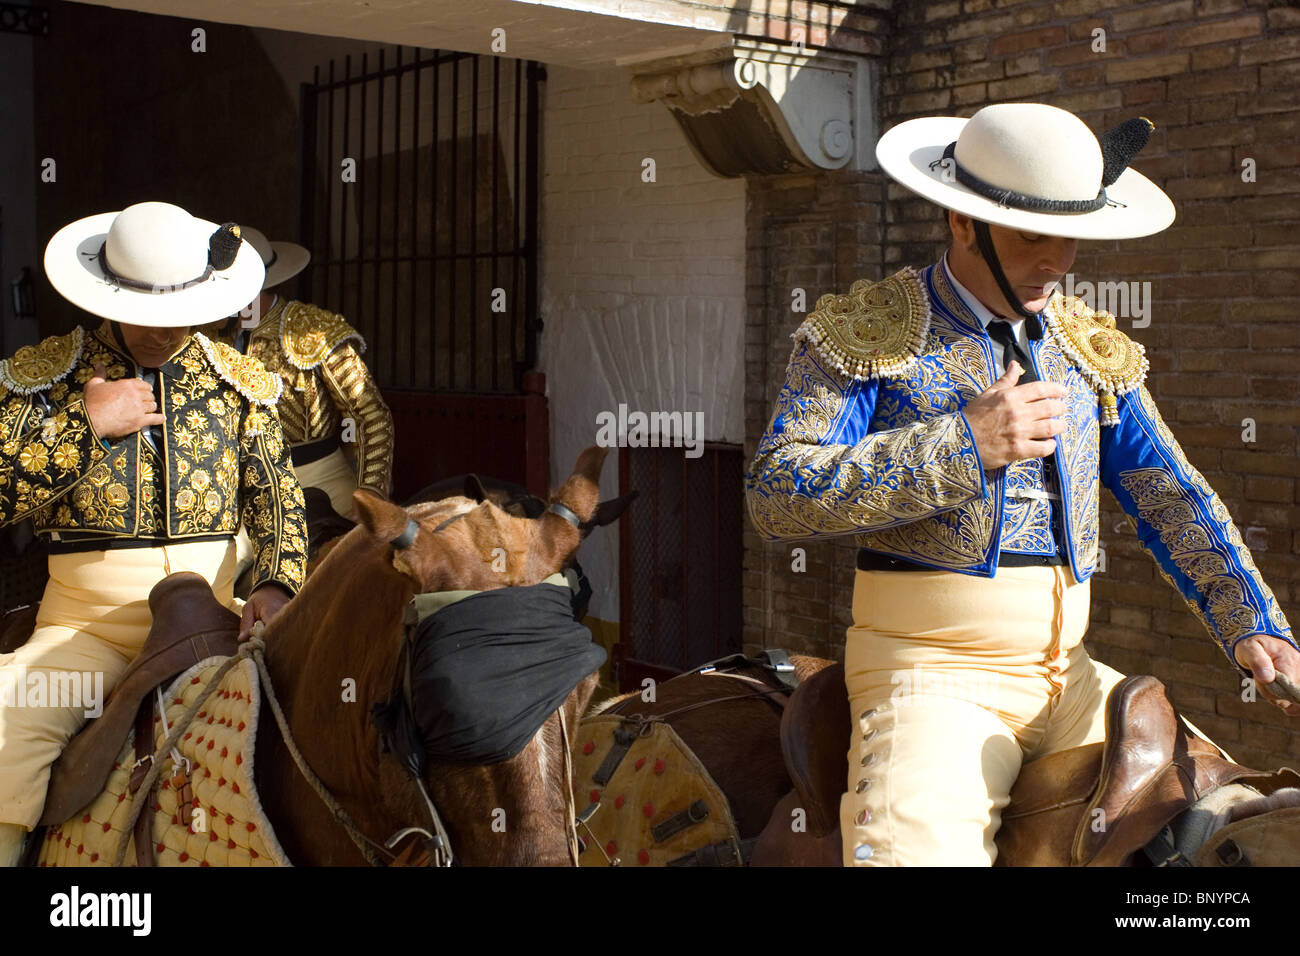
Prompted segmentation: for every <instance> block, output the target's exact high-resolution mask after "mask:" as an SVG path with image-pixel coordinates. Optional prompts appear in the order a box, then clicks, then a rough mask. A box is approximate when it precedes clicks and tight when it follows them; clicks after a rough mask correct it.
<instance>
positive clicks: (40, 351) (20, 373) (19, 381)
mask: <svg viewBox="0 0 1300 956" xmlns="http://www.w3.org/2000/svg"><path fill="white" fill-rule="evenodd" d="M83 339H84V333H83V332H82V329H81V326H77V327H76V328H75V329H73V330H72V331H71V332H69V333H68V334H67V335H51V336H50V337H49V338H47V339H44V340H42V341H41V342H38V343H37V344H36V345H24V346H23V347H22V348H20V349H19V350H18V351H17V352H15V353H14V355H13V358H10V359H6V360H5V361H3V362H0V385H3V386H4V387H5V388H7V389H8V390H9V391H11V392H17V393H18V394H19V395H31V394H32V393H33V392H40V391H44V390H45V389H47V388H49V387H50V386H51V385H53V384H54V383H55V382H58V381H60V380H62V379H63V378H64V377H65V376H66V375H67V374H68V373H69V372H71V371H72V367H73V366H74V365H76V364H77V356H79V355H80V354H81V343H82V341H83Z"/></svg>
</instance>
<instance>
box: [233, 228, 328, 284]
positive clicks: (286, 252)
mask: <svg viewBox="0 0 1300 956" xmlns="http://www.w3.org/2000/svg"><path fill="white" fill-rule="evenodd" d="M240 235H242V236H243V237H244V238H245V239H246V240H248V242H250V243H252V246H253V248H254V249H256V250H257V254H258V255H259V256H261V257H262V265H264V266H266V278H265V279H264V280H263V281H262V288H263V289H270V288H272V287H273V286H277V285H279V284H280V283H281V282H287V281H288V280H290V279H292V278H293V277H294V276H296V275H297V274H298V273H299V272H302V270H303V269H305V268H307V263H309V262H311V253H310V252H308V251H307V249H306V247H305V246H300V245H298V243H296V242H281V241H280V240H278V239H277V240H276V241H275V242H272V241H271V240H270V239H267V238H266V234H265V233H263V232H262V230H260V229H254V228H253V227H252V226H241V227H240Z"/></svg>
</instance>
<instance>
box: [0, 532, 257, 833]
mask: <svg viewBox="0 0 1300 956" xmlns="http://www.w3.org/2000/svg"><path fill="white" fill-rule="evenodd" d="M49 567H50V580H49V582H48V583H47V584H46V585H45V594H44V596H43V597H42V598H41V606H40V610H39V611H38V612H37V615H36V629H35V630H34V631H33V633H32V636H31V638H30V639H29V640H28V641H27V643H26V644H24V645H23V646H22V647H20V648H18V650H16V651H14V652H13V653H11V654H0V823H9V824H17V825H19V826H23V827H26V828H27V829H31V828H33V827H34V826H35V825H36V823H37V821H38V820H39V819H40V816H41V810H42V808H43V807H44V804H45V789H46V786H47V784H48V782H49V777H50V766H51V764H53V763H54V761H55V760H56V759H57V758H58V756H59V754H60V753H61V752H62V751H63V748H64V746H66V744H67V742H68V741H69V740H71V739H72V737H73V735H74V734H75V733H76V732H77V731H78V730H80V729H81V727H82V726H83V725H84V724H85V723H86V721H87V720H88V719H89V718H90V717H92V716H98V714H96V713H95V712H94V711H95V709H96V704H98V706H99V707H102V705H103V698H104V697H106V696H107V695H108V693H109V692H110V691H111V690H112V689H113V687H114V686H116V684H117V681H118V679H119V678H120V677H121V675H122V672H123V671H124V670H125V669H126V666H127V665H128V664H129V663H130V662H131V660H132V659H133V658H134V657H135V656H136V654H138V653H139V651H140V648H141V647H142V646H143V645H144V641H145V638H146V637H148V636H149V625H150V622H151V618H150V614H149V603H148V599H149V591H150V590H151V589H152V588H153V586H154V585H155V584H157V583H158V582H159V581H161V580H162V579H163V578H164V577H166V576H167V575H168V574H171V573H173V572H175V571H195V572H197V573H198V574H201V575H203V577H204V578H206V579H207V581H208V583H209V584H211V585H212V589H213V592H214V593H215V594H216V596H217V600H218V601H220V602H221V603H222V604H224V605H226V606H227V607H230V608H231V609H232V610H236V611H239V610H241V609H242V604H241V603H240V602H238V601H236V600H235V599H234V598H233V589H234V569H235V545H234V542H233V541H232V540H230V539H226V540H225V541H195V542H189V543H179V544H171V545H165V546H161V547H156V548H120V549H112V550H106V551H86V552H81V553H78V554H54V555H50V559H49ZM101 695H102V696H101Z"/></svg>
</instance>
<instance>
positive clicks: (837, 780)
mask: <svg viewBox="0 0 1300 956" xmlns="http://www.w3.org/2000/svg"><path fill="white" fill-rule="evenodd" d="M790 660H791V663H792V664H793V665H794V667H795V677H796V679H797V680H798V682H799V688H798V690H797V691H796V692H795V694H794V695H793V696H791V697H789V698H788V699H787V697H786V695H785V694H783V693H781V689H782V688H781V685H780V684H779V683H778V682H777V681H776V680H775V678H773V677H772V676H771V675H770V673H769V672H766V671H765V670H764V669H763V668H761V667H758V666H749V667H742V668H740V669H738V670H737V671H736V672H735V673H734V674H725V673H721V672H714V673H704V674H699V673H691V674H687V675H683V676H681V677H677V678H674V679H672V680H670V681H666V682H664V683H661V684H660V685H658V687H657V688H656V693H655V698H656V699H655V700H654V702H653V703H646V702H645V701H643V700H641V699H640V698H639V696H638V695H636V694H632V695H625V697H623V698H615V699H614V700H610V701H606V702H603V703H602V704H600V705H597V707H596V708H593V713H610V712H617V713H619V714H627V715H631V714H641V715H659V716H661V717H662V718H663V719H664V720H665V721H666V722H667V723H668V724H669V725H671V726H672V728H673V729H674V730H675V731H676V732H677V733H678V735H679V736H680V737H681V738H682V740H683V741H684V742H685V743H686V744H687V745H688V746H689V747H690V748H691V749H692V751H694V753H695V756H696V757H697V758H699V760H700V762H701V763H702V764H703V765H704V766H705V768H706V769H707V770H708V772H709V775H710V776H711V777H713V779H714V780H715V781H716V782H717V784H718V786H719V787H720V788H721V790H722V791H723V793H724V794H725V795H726V798H727V800H728V802H729V803H730V806H731V810H732V814H733V817H734V819H735V822H736V829H737V831H738V833H739V836H740V839H741V841H742V849H743V850H744V851H745V853H746V854H747V855H748V854H749V853H750V852H752V857H751V858H750V860H749V861H750V862H751V864H752V865H757V866H808V865H812V866H839V865H841V859H842V857H841V850H840V830H839V797H840V794H841V793H842V791H843V789H844V781H845V779H846V777H847V771H848V764H847V761H846V753H847V751H848V749H849V732H848V728H849V724H850V720H849V711H848V701H847V696H846V694H845V691H844V683H843V681H844V676H843V671H842V669H841V668H840V667H839V666H833V667H832V666H831V665H832V662H831V661H826V660H822V659H820V658H812V657H799V656H794V655H792V656H791V658H790ZM828 668H829V669H828ZM823 671H824V673H823ZM756 685H758V690H757V693H756V692H755V686H756ZM1107 733H1108V739H1107V741H1106V743H1105V744H1101V743H1097V744H1089V745H1087V746H1083V747H1078V748H1075V749H1074V750H1068V751H1062V752H1060V753H1058V754H1055V755H1052V756H1049V757H1044V758H1041V759H1039V760H1037V761H1033V762H1031V763H1028V764H1026V765H1025V767H1024V768H1023V769H1022V771H1021V776H1020V779H1019V780H1018V781H1017V783H1016V787H1015V789H1013V791H1012V794H1011V806H1009V807H1008V808H1007V809H1006V810H1005V811H1004V813H1003V827H1002V829H1001V830H1000V831H999V833H998V846H999V851H1000V855H999V859H998V862H999V864H1000V865H1005V864H1010V865H1020V866H1025V865H1029V866H1041V865H1052V866H1057V865H1087V866H1096V865H1124V864H1128V865H1133V866H1143V865H1150V862H1149V860H1153V859H1155V860H1168V861H1169V862H1170V863H1172V864H1174V865H1240V864H1236V863H1232V862H1228V863H1224V862H1222V861H1225V860H1227V861H1233V860H1236V859H1238V858H1241V859H1246V860H1248V861H1249V860H1253V861H1254V862H1255V863H1256V864H1257V865H1259V864H1261V863H1262V864H1265V865H1279V864H1281V865H1291V864H1293V863H1294V861H1295V860H1296V859H1297V858H1300V856H1298V854H1300V838H1297V837H1294V836H1292V835H1291V833H1292V831H1293V830H1294V829H1295V827H1294V822H1293V821H1292V819H1290V818H1287V819H1285V820H1283V819H1282V817H1281V816H1280V815H1279V816H1278V817H1276V818H1273V819H1275V820H1277V821H1279V822H1278V824H1276V825H1271V826H1270V825H1268V824H1265V823H1261V824H1259V825H1258V826H1256V824H1255V821H1256V820H1258V819H1259V818H1262V817H1264V816H1266V815H1268V814H1270V813H1274V812H1278V811H1281V812H1282V813H1291V814H1294V813H1295V812H1296V811H1295V810H1294V809H1290V808H1294V807H1300V789H1297V788H1300V775H1297V774H1296V773H1295V772H1293V771H1291V770H1289V769H1282V770H1276V771H1255V770H1250V769H1248V768H1243V767H1241V766H1240V765H1238V764H1235V763H1232V762H1230V761H1228V760H1224V759H1222V758H1221V756H1220V755H1219V753H1218V751H1217V748H1216V747H1215V746H1214V745H1213V744H1212V743H1209V742H1208V741H1202V740H1199V739H1196V738H1194V737H1193V736H1192V735H1191V734H1190V733H1188V732H1187V730H1186V728H1185V727H1183V726H1182V725H1181V724H1180V723H1179V721H1178V718H1177V716H1176V712H1175V711H1174V709H1173V707H1172V705H1171V704H1170V703H1169V702H1168V700H1167V698H1166V696H1165V691H1164V688H1163V685H1161V684H1160V683H1159V681H1156V680H1155V679H1154V678H1150V677H1130V678H1128V679H1127V680H1125V681H1124V682H1123V683H1122V684H1121V685H1120V687H1119V688H1117V690H1116V692H1115V694H1113V695H1112V697H1111V699H1110V700H1109V701H1108V712H1107ZM1094 807H1102V808H1104V809H1105V810H1107V811H1109V813H1107V815H1106V819H1108V820H1110V821H1111V823H1112V826H1111V827H1110V828H1108V829H1107V830H1105V831H1104V832H1103V834H1102V835H1100V836H1098V835H1097V834H1096V833H1092V832H1090V826H1089V825H1090V824H1091V822H1092V821H1093V819H1094V811H1093V808H1094ZM796 818H799V819H801V820H802V825H801V826H798V827H796V826H792V824H793V823H794V822H795V819H796ZM1166 824H1167V829H1166ZM1080 834H1083V836H1082V837H1080ZM750 840H753V841H754V842H753V843H752V844H749V845H748V846H746V843H747V842H748V841H750ZM1072 843H1073V845H1072ZM751 848H752V849H751ZM1160 865H1166V864H1165V863H1164V862H1162V863H1161V864H1160Z"/></svg>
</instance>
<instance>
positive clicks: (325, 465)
mask: <svg viewBox="0 0 1300 956" xmlns="http://www.w3.org/2000/svg"><path fill="white" fill-rule="evenodd" d="M293 473H294V474H295V475H297V476H298V483H299V484H301V485H302V486H303V487H304V488H319V489H320V490H321V491H323V492H325V494H327V495H329V496H330V505H332V506H333V508H334V510H335V511H337V512H338V513H339V514H341V515H342V516H343V517H345V518H347V517H350V516H351V515H352V492H354V491H356V490H357V473H356V472H355V471H353V470H352V466H351V465H349V464H348V459H347V457H346V456H345V455H344V454H343V449H342V448H335V449H334V450H333V451H332V452H330V453H329V454H328V455H326V456H325V457H324V458H321V459H319V460H318V461H309V462H307V464H305V465H295V466H294V469H293Z"/></svg>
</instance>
